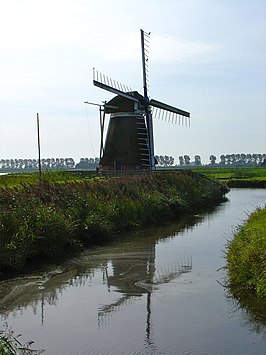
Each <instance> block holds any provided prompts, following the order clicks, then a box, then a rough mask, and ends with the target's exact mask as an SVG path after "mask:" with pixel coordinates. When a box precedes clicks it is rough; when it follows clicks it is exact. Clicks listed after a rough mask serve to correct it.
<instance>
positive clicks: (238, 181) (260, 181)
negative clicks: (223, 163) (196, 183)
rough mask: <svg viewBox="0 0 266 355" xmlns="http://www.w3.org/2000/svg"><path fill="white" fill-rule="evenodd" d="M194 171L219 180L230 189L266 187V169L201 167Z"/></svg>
mask: <svg viewBox="0 0 266 355" xmlns="http://www.w3.org/2000/svg"><path fill="white" fill-rule="evenodd" d="M192 171H194V172H198V173H202V174H204V175H206V176H208V177H209V178H211V179H217V180H219V181H221V182H223V183H226V184H227V185H228V186H229V187H262V188H264V187H266V168H264V167H233V168H230V167H205V168H204V167H199V168H195V169H192Z"/></svg>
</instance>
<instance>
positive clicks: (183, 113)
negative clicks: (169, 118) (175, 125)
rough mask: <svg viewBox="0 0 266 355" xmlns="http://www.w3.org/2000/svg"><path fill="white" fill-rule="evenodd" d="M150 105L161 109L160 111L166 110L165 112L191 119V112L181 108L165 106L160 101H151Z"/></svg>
mask: <svg viewBox="0 0 266 355" xmlns="http://www.w3.org/2000/svg"><path fill="white" fill-rule="evenodd" d="M149 105H151V106H154V107H156V108H160V109H162V110H165V111H169V112H174V113H176V114H178V115H181V116H185V117H190V113H189V112H187V111H183V110H180V109H179V108H176V107H174V106H170V105H167V104H165V103H163V102H160V101H157V100H153V99H151V100H150V101H149Z"/></svg>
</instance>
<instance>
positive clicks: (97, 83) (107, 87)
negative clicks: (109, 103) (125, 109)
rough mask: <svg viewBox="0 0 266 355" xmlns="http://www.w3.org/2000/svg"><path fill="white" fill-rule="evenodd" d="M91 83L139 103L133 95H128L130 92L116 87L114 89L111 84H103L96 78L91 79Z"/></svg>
mask: <svg viewBox="0 0 266 355" xmlns="http://www.w3.org/2000/svg"><path fill="white" fill-rule="evenodd" d="M93 85H95V86H98V87H99V88H101V89H104V90H107V91H110V92H112V93H114V94H116V95H119V96H123V97H125V98H126V99H129V100H132V101H135V102H137V103H140V101H139V100H138V99H136V98H135V97H134V96H132V95H130V93H127V92H124V91H122V90H118V89H116V88H114V87H112V86H109V85H106V84H103V83H101V82H99V81H97V80H93Z"/></svg>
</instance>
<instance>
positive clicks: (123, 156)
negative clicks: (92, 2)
mask: <svg viewBox="0 0 266 355" xmlns="http://www.w3.org/2000/svg"><path fill="white" fill-rule="evenodd" d="M147 37H149V34H147V33H145V32H144V31H143V30H141V50H142V67H143V95H141V94H139V93H138V92H137V91H132V90H130V89H129V88H128V87H126V86H124V85H122V84H120V83H118V82H117V81H114V80H112V79H110V78H108V77H107V76H105V75H102V74H101V73H98V71H96V72H95V71H94V75H93V76H94V78H93V84H94V85H95V86H97V87H99V88H101V89H104V90H107V91H109V92H112V93H114V94H116V96H115V97H114V98H113V99H112V100H110V101H109V102H105V104H104V105H103V109H100V123H101V151H100V169H101V170H102V171H109V170H119V171H120V170H155V157H154V142H153V117H152V115H153V113H154V114H155V115H156V116H158V117H162V118H163V119H165V120H168V121H172V122H175V123H176V122H177V121H178V122H179V124H180V123H181V122H182V123H183V119H184V118H185V120H187V119H189V118H190V114H189V112H186V111H183V110H180V109H178V108H176V107H174V106H170V105H167V104H165V103H162V102H160V101H157V100H154V99H150V98H149V96H148V88H147V62H148V57H147ZM102 112H103V116H102ZM106 114H110V121H109V126H108V130H107V134H106V139H105V143H103V131H104V124H105V115H106ZM181 120H182V121H181Z"/></svg>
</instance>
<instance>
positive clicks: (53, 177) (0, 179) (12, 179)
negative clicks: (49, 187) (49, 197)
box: [0, 170, 95, 188]
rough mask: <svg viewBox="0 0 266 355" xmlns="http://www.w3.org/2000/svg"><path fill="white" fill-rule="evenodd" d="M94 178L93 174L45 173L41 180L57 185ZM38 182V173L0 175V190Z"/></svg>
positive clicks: (77, 172) (76, 172)
mask: <svg viewBox="0 0 266 355" xmlns="http://www.w3.org/2000/svg"><path fill="white" fill-rule="evenodd" d="M93 176H95V172H82V171H73V172H70V171H66V170H58V171H51V172H49V171H46V172H42V174H41V180H42V181H50V182H57V183H66V182H74V181H76V182H79V181H82V180H84V179H86V180H90V179H91V178H92V177H93ZM38 182H39V173H37V172H35V173H15V174H7V175H0V188H1V187H3V188H10V187H11V188H12V187H20V186H21V185H32V184H36V183H38Z"/></svg>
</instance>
